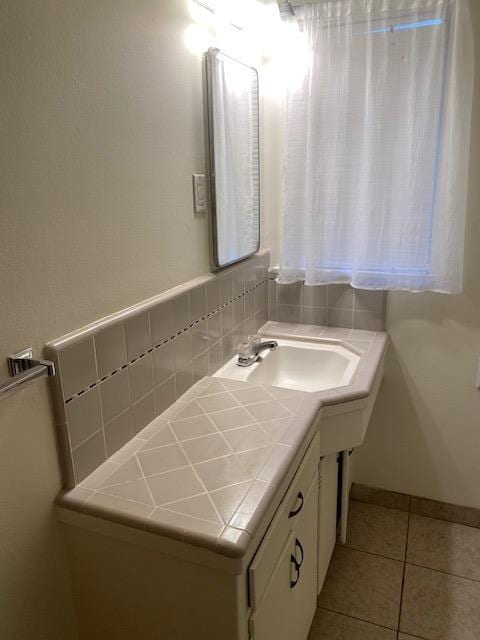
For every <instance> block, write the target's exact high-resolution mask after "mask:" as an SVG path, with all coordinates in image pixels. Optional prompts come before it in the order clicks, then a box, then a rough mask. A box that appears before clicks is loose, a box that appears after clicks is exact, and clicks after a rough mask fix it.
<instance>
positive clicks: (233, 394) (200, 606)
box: [57, 322, 387, 640]
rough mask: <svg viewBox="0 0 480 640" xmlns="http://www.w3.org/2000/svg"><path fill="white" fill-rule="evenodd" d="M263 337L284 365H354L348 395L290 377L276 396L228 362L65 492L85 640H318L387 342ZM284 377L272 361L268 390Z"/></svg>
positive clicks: (62, 511)
mask: <svg viewBox="0 0 480 640" xmlns="http://www.w3.org/2000/svg"><path fill="white" fill-rule="evenodd" d="M260 333H261V335H262V337H265V338H275V339H277V340H278V341H279V342H280V347H279V353H280V355H281V348H282V345H283V346H289V347H290V348H292V347H293V348H295V345H303V346H301V347H299V348H302V349H307V351H309V353H308V354H305V356H306V357H307V359H308V357H310V355H311V353H312V352H315V351H317V352H318V353H320V351H321V350H322V349H323V356H324V357H325V358H326V360H325V362H327V361H329V358H331V354H332V353H335V352H337V353H340V354H343V356H345V363H344V365H345V367H346V368H347V369H348V368H349V367H350V368H349V369H348V371H349V373H348V375H347V374H345V375H347V377H346V378H345V379H342V381H343V383H344V384H343V385H342V386H337V387H334V388H324V387H323V388H319V389H318V390H316V391H304V390H303V389H301V388H300V389H299V388H295V389H292V388H288V385H289V383H288V375H287V374H288V371H286V370H285V368H284V369H283V373H282V375H283V378H282V380H283V381H281V382H280V383H279V380H278V379H277V380H276V383H275V385H272V384H268V380H267V379H266V378H264V377H263V378H262V379H261V380H258V376H259V375H260V373H257V374H255V369H253V370H251V371H249V372H242V375H243V376H244V379H241V380H239V379H235V378H236V376H237V378H238V375H237V374H238V372H237V371H235V370H234V369H233V373H232V375H230V374H229V371H228V362H227V364H226V365H225V367H223V368H220V369H219V371H218V374H217V373H215V374H214V375H213V376H205V377H203V378H202V379H201V380H200V381H199V382H197V383H196V384H195V385H194V386H193V387H192V388H191V389H189V390H188V391H187V392H186V393H185V394H183V395H182V396H181V397H180V398H179V399H178V400H177V401H176V402H175V403H174V404H173V405H172V406H171V407H170V408H169V409H167V410H166V411H165V412H164V413H163V414H162V415H161V416H159V417H157V418H156V419H155V420H153V421H152V422H151V423H150V424H149V425H147V426H146V427H145V428H144V429H143V430H142V431H140V432H139V433H138V434H137V435H136V436H135V438H133V439H132V440H131V441H130V442H128V443H127V444H126V445H125V446H124V447H123V448H121V449H120V450H119V451H118V452H117V453H116V454H115V455H114V456H112V457H111V458H110V459H109V460H107V461H106V462H104V463H103V464H102V465H101V466H99V468H98V469H96V470H95V471H94V472H93V473H92V474H91V475H90V476H88V477H87V478H85V479H84V480H83V481H82V482H80V483H79V484H78V485H77V486H76V487H75V488H73V489H71V490H69V491H66V492H64V493H63V494H62V495H61V496H60V497H59V499H58V501H57V505H58V506H57V509H58V515H59V518H60V520H61V522H62V523H63V525H64V530H65V535H66V539H67V545H68V550H69V556H70V560H71V566H72V575H73V585H74V596H75V601H76V604H77V613H78V621H79V628H80V638H82V639H83V638H85V639H87V638H88V639H89V640H95V639H96V638H102V639H103V638H115V640H123V639H125V640H126V639H127V638H128V639H129V640H131V638H135V639H138V640H142V639H150V638H157V637H158V638H166V639H168V640H176V639H179V640H180V639H182V640H189V639H192V640H193V639H195V638H198V637H208V638H209V639H211V640H225V639H226V638H228V639H229V640H306V638H307V636H308V631H309V628H310V625H311V621H312V618H313V615H314V611H315V608H316V598H317V594H318V592H319V591H320V590H321V587H322V585H323V580H324V578H325V574H326V571H327V568H328V563H329V561H330V557H331V554H332V551H333V547H334V545H335V541H336V537H337V525H338V521H337V501H338V498H339V497H340V501H341V503H342V512H341V514H340V517H341V523H340V528H342V527H343V530H344V528H345V524H346V517H347V513H348V491H349V487H350V479H349V465H348V462H349V460H350V456H349V455H348V452H350V451H351V450H352V449H354V448H355V447H357V446H359V445H360V444H361V443H362V442H363V439H364V435H365V431H366V428H367V425H368V421H369V418H370V414H371V411H372V408H373V405H374V402H375V398H376V394H377V391H378V388H379V385H380V383H381V379H382V375H383V358H384V354H385V350H386V345H387V338H386V335H385V334H383V333H370V332H366V331H354V330H352V331H351V330H337V333H335V330H334V329H331V330H328V329H321V328H320V327H315V326H313V325H312V326H309V325H290V324H289V325H287V324H282V323H275V322H268V323H266V324H265V325H264V326H263V327H262V329H261V331H260ZM309 345H311V349H309ZM319 350H320V351H319ZM292 353H293V352H292ZM325 354H327V355H326V356H325ZM277 355H278V354H277ZM290 355H292V354H290ZM293 356H294V360H295V358H297V357H302V354H298V353H295V354H293V355H292V357H293ZM269 357H270V356H267V357H266V358H265V363H268V358H269ZM281 359H283V356H282V358H281ZM287 360H288V358H287ZM333 360H335V358H334V359H333ZM295 362H296V363H297V364H298V362H297V361H295ZM262 364H264V363H260V364H259V366H258V371H260V368H261V366H262ZM284 365H285V362H283V364H282V365H281V366H284ZM287 365H288V362H287ZM281 366H280V364H279V367H280V368H281ZM327 366H328V365H327V364H325V367H327ZM279 367H278V366H274V360H273V359H272V363H271V365H270V366H269V367H265V370H264V372H263V373H262V374H261V375H262V376H268V375H269V374H268V372H269V371H270V374H275V375H277V374H278V368H279ZM332 367H333V371H334V373H332V375H337V376H340V378H341V376H342V375H343V374H342V371H340V369H341V366H340V363H339V362H333V365H332ZM339 367H340V369H339ZM287 369H288V366H287ZM229 375H230V377H226V376H229ZM249 375H250V376H252V377H251V378H250V379H248V376H249ZM322 375H326V372H325V371H323V372H322ZM245 376H246V379H245ZM312 376H313V377H314V374H313V373H312V375H310V376H309V377H308V383H309V384H312ZM272 382H275V381H274V380H272ZM313 383H314V381H313ZM325 384H327V385H328V383H325ZM290 386H292V385H290ZM320 387H321V384H320ZM339 452H345V453H344V455H343V467H342V473H341V476H342V482H341V483H340V485H339V483H338V476H339V473H338V463H337V457H338V453H339ZM339 486H340V489H339ZM339 490H340V492H341V495H340V496H339V495H338V491H339ZM152 629H155V630H158V631H156V632H155V633H153V634H152Z"/></svg>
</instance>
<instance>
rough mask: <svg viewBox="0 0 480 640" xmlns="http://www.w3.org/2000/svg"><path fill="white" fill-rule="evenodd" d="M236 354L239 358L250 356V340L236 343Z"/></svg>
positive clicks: (251, 353)
mask: <svg viewBox="0 0 480 640" xmlns="http://www.w3.org/2000/svg"><path fill="white" fill-rule="evenodd" d="M237 354H238V355H239V356H240V358H250V357H251V356H252V355H253V352H252V345H251V344H250V342H240V343H239V344H238V345H237Z"/></svg>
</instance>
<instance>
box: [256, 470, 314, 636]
mask: <svg viewBox="0 0 480 640" xmlns="http://www.w3.org/2000/svg"><path fill="white" fill-rule="evenodd" d="M317 510H318V473H315V475H314V477H313V479H312V481H311V483H310V487H309V489H308V491H307V493H306V495H305V496H304V502H303V508H302V512H301V514H299V516H298V519H297V520H296V521H295V523H294V525H293V527H292V529H291V531H290V533H289V535H288V537H287V540H286V542H285V544H284V546H283V549H282V551H281V553H280V556H279V558H278V559H277V562H276V564H275V566H274V568H273V572H272V574H271V576H270V580H269V582H268V584H267V585H266V588H265V591H264V593H263V594H262V597H261V598H260V600H259V602H258V603H256V602H255V603H254V605H253V613H252V615H251V616H250V624H249V630H250V638H251V640H273V639H275V640H306V638H307V636H308V632H309V629H310V625H311V623H312V619H313V616H314V613H315V608H316V604H317V592H316V587H317Z"/></svg>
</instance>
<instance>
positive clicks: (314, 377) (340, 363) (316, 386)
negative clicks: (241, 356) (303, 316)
mask: <svg viewBox="0 0 480 640" xmlns="http://www.w3.org/2000/svg"><path fill="white" fill-rule="evenodd" d="M266 339H268V340H272V339H275V338H272V337H271V336H269V337H268V338H266ZM276 340H277V342H278V349H276V350H274V351H264V352H263V353H262V356H261V360H259V361H258V362H256V363H255V364H252V365H251V366H250V367H239V366H238V364H237V361H238V356H234V357H233V358H231V360H229V361H228V362H227V363H226V364H225V365H224V366H223V367H222V368H221V369H219V370H218V371H217V372H216V373H214V376H216V377H219V378H229V379H231V380H243V381H245V382H247V381H248V382H252V383H253V382H254V383H256V384H266V385H271V386H273V387H281V388H283V389H295V390H298V391H323V390H324V389H333V388H335V387H343V386H345V385H347V384H349V383H350V381H351V380H352V377H353V374H354V373H355V369H356V367H357V364H358V362H359V360H360V357H359V356H358V355H357V354H356V353H354V352H353V351H350V350H349V349H346V348H345V347H342V346H340V345H337V344H332V343H328V342H302V341H300V340H282V339H278V338H277V339H276Z"/></svg>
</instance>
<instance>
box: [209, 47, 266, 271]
mask: <svg viewBox="0 0 480 640" xmlns="http://www.w3.org/2000/svg"><path fill="white" fill-rule="evenodd" d="M216 53H221V54H222V55H223V56H225V57H227V58H230V60H233V61H234V62H237V63H238V64H241V65H242V66H244V67H246V68H248V69H250V70H251V71H253V72H254V73H255V76H256V81H257V100H256V103H257V105H256V106H257V118H258V176H257V177H258V239H257V245H256V248H255V249H254V250H253V251H251V252H250V253H247V254H245V255H243V256H240V257H238V258H235V260H231V261H230V262H225V263H223V264H220V261H219V257H218V239H219V238H218V227H217V200H216V186H215V129H214V122H213V84H214V82H213V55H214V54H216ZM205 63H206V76H205V77H206V106H207V118H206V120H207V156H208V159H207V166H208V170H207V176H208V190H209V196H210V208H211V225H212V253H213V262H214V265H215V267H217V268H218V269H222V268H223V267H228V266H230V265H232V264H236V263H237V262H241V261H242V260H246V259H247V258H250V257H251V256H253V255H255V254H256V253H257V252H258V251H259V250H260V244H261V243H260V236H261V228H262V224H261V168H260V93H259V77H258V70H257V69H256V68H255V67H252V66H251V65H249V64H245V63H244V62H242V61H241V60H238V59H237V58H234V57H233V56H231V55H229V54H228V53H225V51H223V50H222V49H219V48H218V47H210V48H209V49H208V51H207V52H206V54H205Z"/></svg>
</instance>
